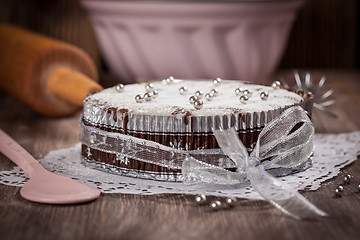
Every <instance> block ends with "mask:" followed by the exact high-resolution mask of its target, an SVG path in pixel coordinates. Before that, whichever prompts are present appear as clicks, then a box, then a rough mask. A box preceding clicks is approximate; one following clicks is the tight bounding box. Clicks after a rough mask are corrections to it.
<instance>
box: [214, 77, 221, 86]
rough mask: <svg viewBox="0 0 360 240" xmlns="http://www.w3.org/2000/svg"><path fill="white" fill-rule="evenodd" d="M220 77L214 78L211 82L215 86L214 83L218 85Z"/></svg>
mask: <svg viewBox="0 0 360 240" xmlns="http://www.w3.org/2000/svg"><path fill="white" fill-rule="evenodd" d="M221 81H222V80H221V78H216V79H214V80H213V84H214V85H215V86H216V85H219V84H220V83H221Z"/></svg>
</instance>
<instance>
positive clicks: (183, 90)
mask: <svg viewBox="0 0 360 240" xmlns="http://www.w3.org/2000/svg"><path fill="white" fill-rule="evenodd" d="M187 91H188V88H187V87H185V86H183V87H181V88H179V93H180V94H181V95H183V94H185V93H186V92H187Z"/></svg>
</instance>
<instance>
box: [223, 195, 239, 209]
mask: <svg viewBox="0 0 360 240" xmlns="http://www.w3.org/2000/svg"><path fill="white" fill-rule="evenodd" d="M225 202H226V204H227V205H228V206H229V207H235V204H236V202H237V200H236V198H233V197H227V198H226V199H225Z"/></svg>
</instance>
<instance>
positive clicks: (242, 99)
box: [239, 95, 249, 104]
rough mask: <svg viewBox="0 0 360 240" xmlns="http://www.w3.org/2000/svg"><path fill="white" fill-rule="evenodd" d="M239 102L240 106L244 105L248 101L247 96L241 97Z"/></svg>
mask: <svg viewBox="0 0 360 240" xmlns="http://www.w3.org/2000/svg"><path fill="white" fill-rule="evenodd" d="M239 100H240V102H241V103H242V104H246V102H247V101H248V100H249V97H248V96H247V95H241V96H240V98H239Z"/></svg>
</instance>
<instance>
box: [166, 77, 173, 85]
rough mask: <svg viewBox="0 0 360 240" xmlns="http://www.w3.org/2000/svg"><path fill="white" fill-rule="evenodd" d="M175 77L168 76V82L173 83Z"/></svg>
mask: <svg viewBox="0 0 360 240" xmlns="http://www.w3.org/2000/svg"><path fill="white" fill-rule="evenodd" d="M174 80H175V78H174V77H173V76H170V77H168V78H167V79H165V82H166V84H172V83H173V82H174Z"/></svg>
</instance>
